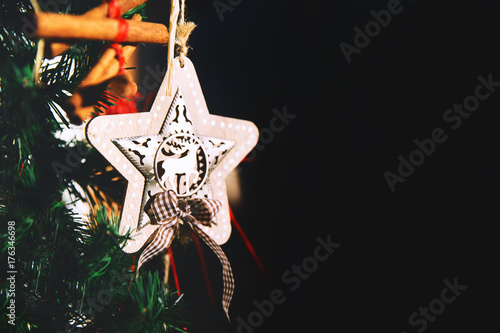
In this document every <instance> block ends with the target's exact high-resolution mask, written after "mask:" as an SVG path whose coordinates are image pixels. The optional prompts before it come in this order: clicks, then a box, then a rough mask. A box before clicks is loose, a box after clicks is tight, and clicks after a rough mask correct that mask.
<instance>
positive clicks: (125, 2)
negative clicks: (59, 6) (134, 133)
mask: <svg viewBox="0 0 500 333" xmlns="http://www.w3.org/2000/svg"><path fill="white" fill-rule="evenodd" d="M146 1H147V0H118V3H119V5H120V6H119V7H120V13H119V14H120V15H121V14H123V13H125V12H127V11H129V10H130V9H132V8H135V7H137V6H139V5H141V4H143V3H144V2H146ZM108 12H109V3H108V2H107V1H104V2H103V3H102V4H101V5H99V6H97V7H95V8H93V9H91V10H89V11H88V12H86V13H85V14H83V15H66V14H56V13H43V12H36V13H35V14H34V15H33V16H32V20H33V21H32V22H33V25H34V26H35V37H38V38H43V39H45V45H46V46H45V57H47V58H53V57H55V56H57V55H59V54H61V53H63V52H65V51H66V50H67V49H69V48H70V47H71V44H70V43H71V41H74V40H78V39H88V40H103V41H114V40H115V39H116V37H117V35H118V34H119V33H120V31H119V30H120V24H121V22H120V21H119V20H117V19H113V18H108V17H107V16H108ZM126 24H127V25H128V27H127V33H126V36H125V37H126V38H124V41H123V42H124V43H127V44H126V45H124V46H123V48H122V50H123V58H124V60H125V63H126V62H127V61H128V59H129V58H130V56H131V55H132V53H133V52H134V51H135V49H136V44H137V43H156V44H165V43H167V42H168V37H169V33H168V29H167V27H166V26H165V25H163V24H159V23H151V22H142V18H141V16H140V15H138V14H136V15H134V17H133V18H132V19H131V20H127V21H126ZM116 52H117V51H116V50H115V49H114V48H108V49H106V51H105V52H104V53H103V55H102V56H101V58H100V59H99V61H98V62H97V64H96V65H95V66H94V67H93V68H92V69H91V71H90V72H89V73H88V75H87V77H86V78H85V79H84V80H83V81H82V83H81V84H80V86H79V87H78V88H77V90H76V91H75V92H74V93H73V95H72V96H71V97H70V98H69V99H68V101H67V103H66V105H65V106H64V109H65V111H66V113H67V115H68V118H69V119H70V121H71V122H72V123H74V124H81V123H82V122H83V121H85V120H86V119H87V118H88V117H89V116H90V115H91V114H92V112H93V110H94V105H95V104H96V103H97V101H98V99H99V97H100V96H101V95H102V93H103V92H104V90H105V89H106V87H107V86H108V84H109V83H110V80H112V79H113V78H116V77H117V75H118V73H119V72H120V69H121V68H120V67H121V66H120V63H119V61H118V59H117V53H116ZM127 80H130V76H129V75H127V74H125V75H121V77H120V82H123V81H127ZM132 86H133V85H132Z"/></svg>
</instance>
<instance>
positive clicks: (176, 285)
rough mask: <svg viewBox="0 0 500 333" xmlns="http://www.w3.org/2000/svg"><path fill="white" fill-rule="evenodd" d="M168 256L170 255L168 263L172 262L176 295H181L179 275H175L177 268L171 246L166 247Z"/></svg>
mask: <svg viewBox="0 0 500 333" xmlns="http://www.w3.org/2000/svg"><path fill="white" fill-rule="evenodd" d="M168 256H169V257H170V263H171V264H172V271H173V272H174V281H175V288H177V295H178V296H181V288H180V287H179V276H177V268H176V267H175V260H174V254H173V253H172V248H171V247H169V248H168Z"/></svg>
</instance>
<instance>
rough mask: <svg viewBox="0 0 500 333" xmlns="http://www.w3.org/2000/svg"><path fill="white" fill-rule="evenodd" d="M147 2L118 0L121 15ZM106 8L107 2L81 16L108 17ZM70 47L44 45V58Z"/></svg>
mask: <svg viewBox="0 0 500 333" xmlns="http://www.w3.org/2000/svg"><path fill="white" fill-rule="evenodd" d="M146 1H147V0H118V2H119V3H120V9H121V13H120V14H124V13H126V12H128V11H129V10H131V9H132V8H135V7H137V6H140V5H142V4H143V3H145V2H146ZM108 8H109V4H108V2H107V1H104V2H103V3H102V4H100V5H99V6H97V7H94V8H92V9H91V10H89V11H88V12H86V13H85V14H83V15H82V16H84V17H97V18H99V17H100V18H103V17H107V16H108ZM70 47H71V44H67V43H61V42H56V41H53V42H49V43H46V46H45V57H47V58H53V57H55V56H58V55H59V54H61V53H63V52H64V51H66V50H67V49H69V48H70Z"/></svg>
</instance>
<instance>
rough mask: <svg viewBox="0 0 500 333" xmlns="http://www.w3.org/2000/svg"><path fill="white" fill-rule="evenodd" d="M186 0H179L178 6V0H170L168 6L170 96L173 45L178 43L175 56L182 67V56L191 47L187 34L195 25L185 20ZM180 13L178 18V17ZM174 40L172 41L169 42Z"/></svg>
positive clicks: (169, 93)
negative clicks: (169, 5)
mask: <svg viewBox="0 0 500 333" xmlns="http://www.w3.org/2000/svg"><path fill="white" fill-rule="evenodd" d="M185 12H186V1H185V0H181V6H180V8H179V0H172V4H171V7H170V21H169V39H168V40H169V43H168V52H167V96H172V84H173V83H172V80H173V68H172V66H173V63H174V53H176V50H175V45H178V48H177V56H178V57H179V63H180V66H181V67H184V57H186V56H187V53H188V51H189V49H190V48H191V47H190V46H189V45H188V44H187V41H188V39H189V35H190V34H191V32H192V31H193V29H194V28H195V27H196V24H194V23H193V22H186V19H185ZM179 15H180V18H179ZM171 41H174V42H171Z"/></svg>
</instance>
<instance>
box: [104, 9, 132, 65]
mask: <svg viewBox="0 0 500 333" xmlns="http://www.w3.org/2000/svg"><path fill="white" fill-rule="evenodd" d="M120 14H121V8H120V3H119V2H118V0H108V17H109V18H113V19H116V20H117V21H118V32H117V33H116V37H115V38H114V39H113V42H114V43H113V44H111V45H110V47H112V48H113V49H115V51H116V57H117V58H118V61H119V63H120V71H119V73H118V75H121V74H123V73H125V58H124V56H123V50H122V47H121V45H119V44H118V43H122V42H124V41H126V40H127V36H128V22H127V21H126V20H125V19H123V18H121V17H120Z"/></svg>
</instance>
